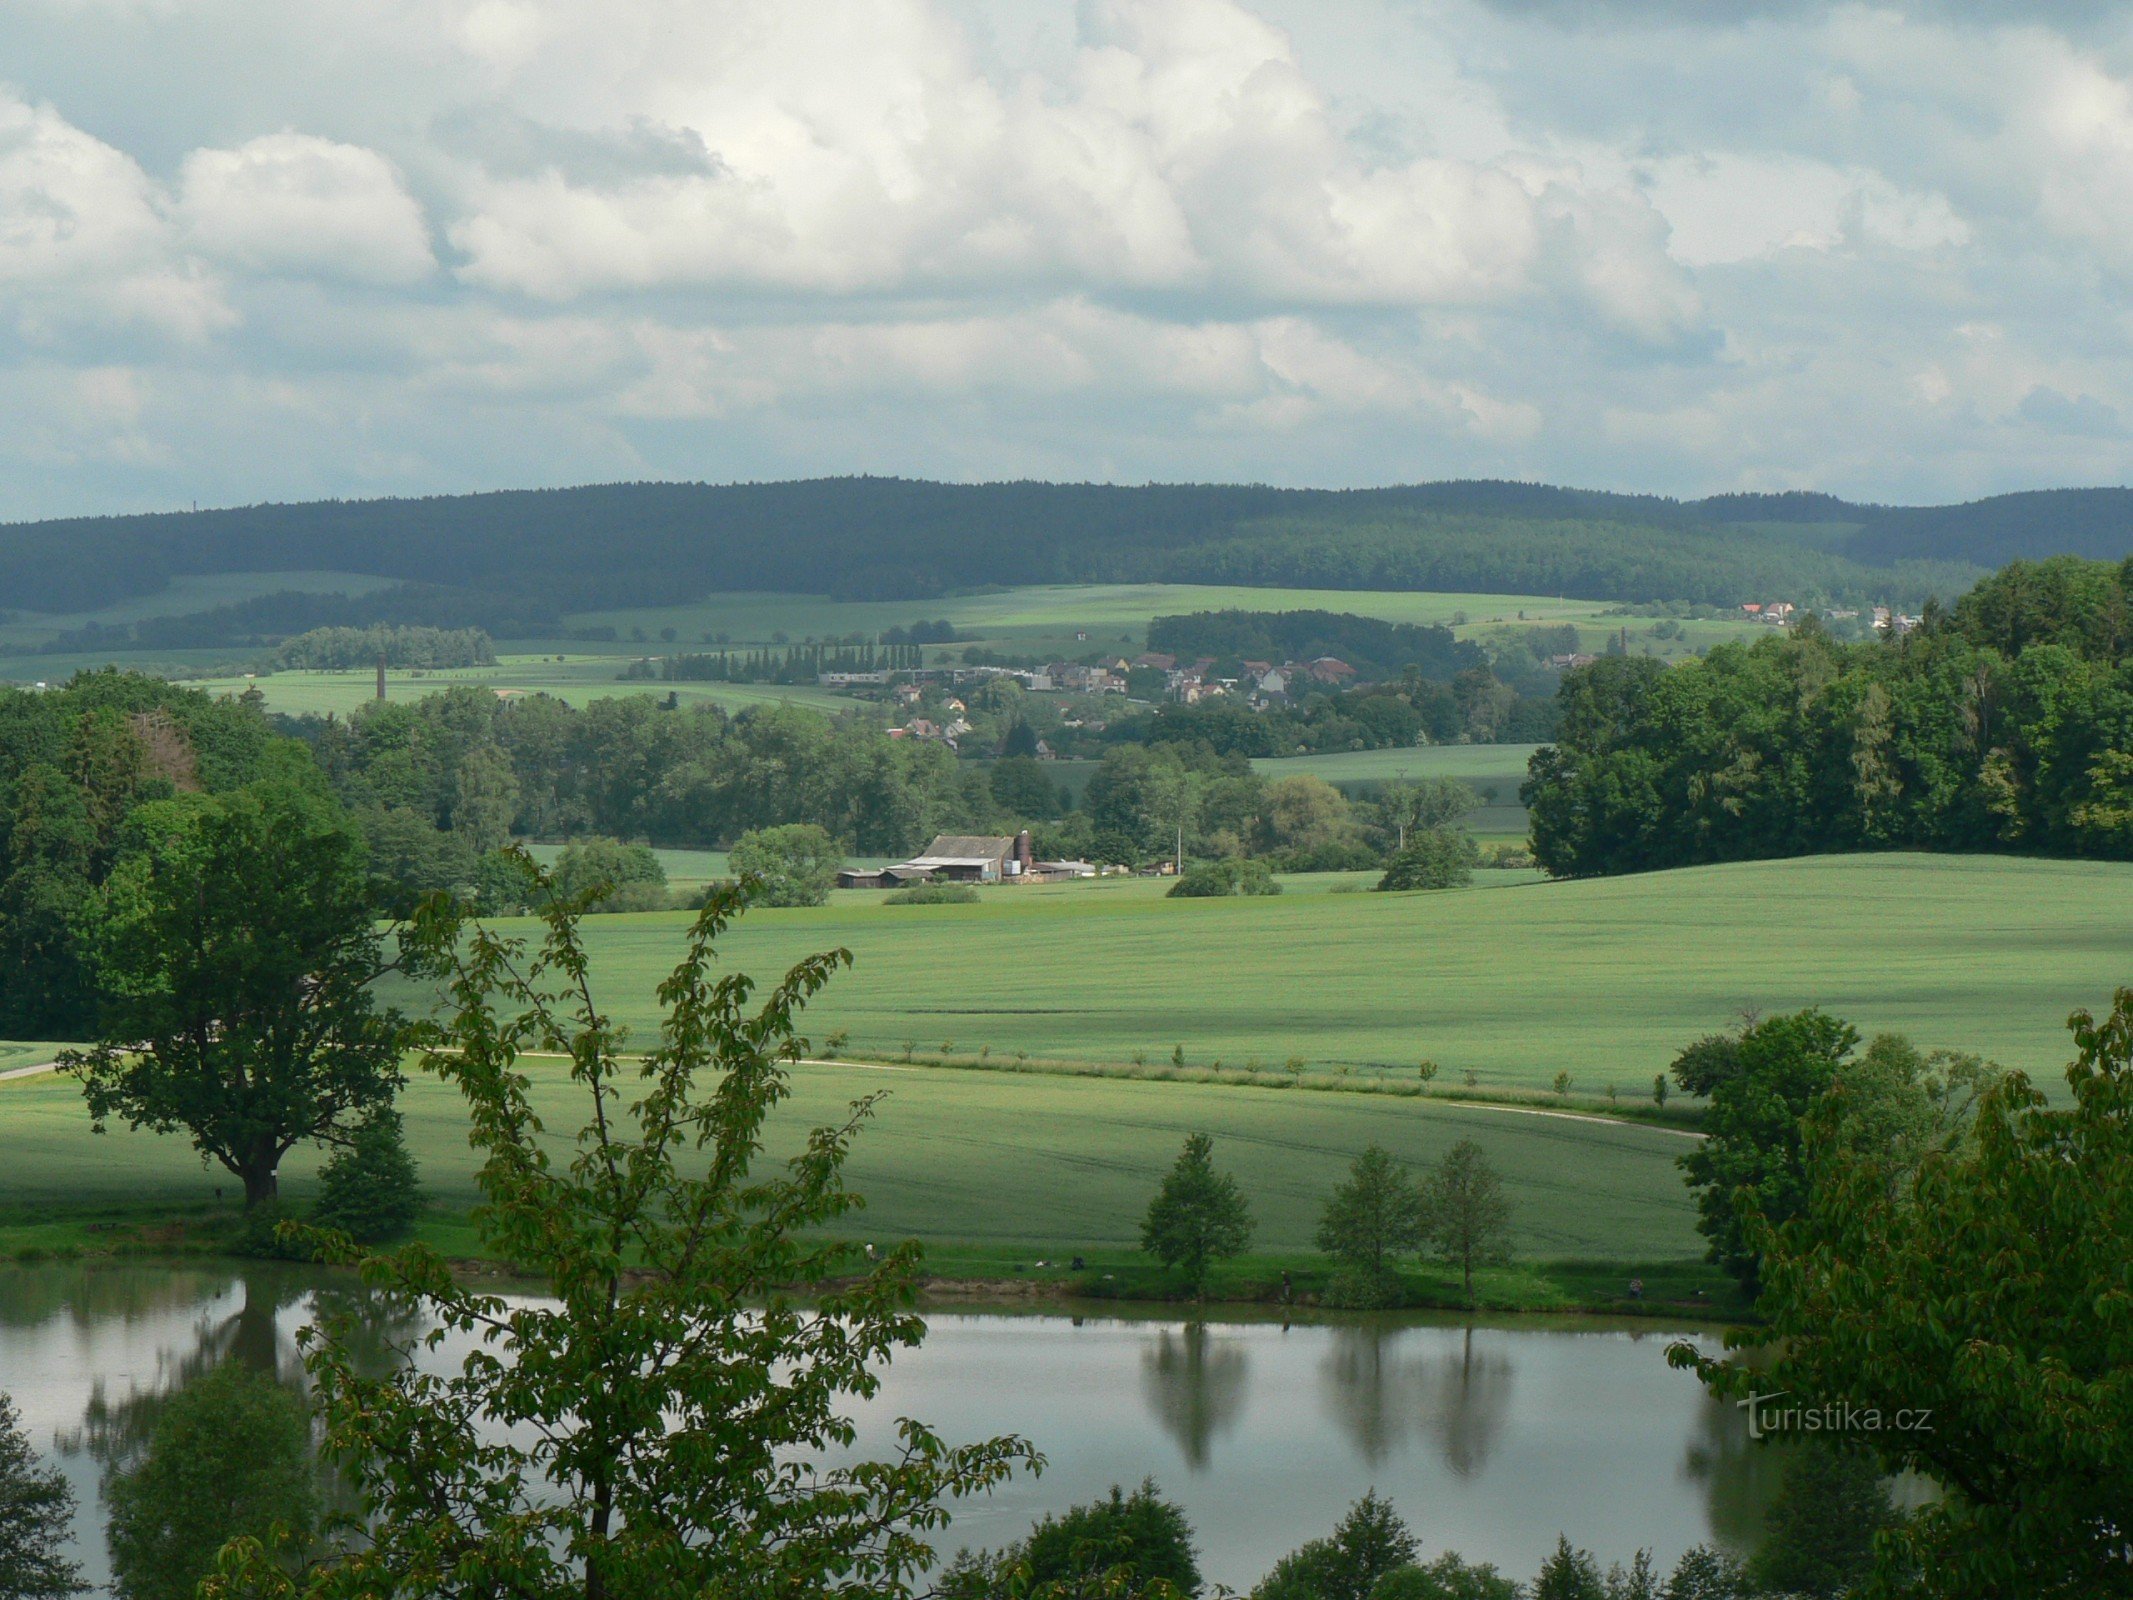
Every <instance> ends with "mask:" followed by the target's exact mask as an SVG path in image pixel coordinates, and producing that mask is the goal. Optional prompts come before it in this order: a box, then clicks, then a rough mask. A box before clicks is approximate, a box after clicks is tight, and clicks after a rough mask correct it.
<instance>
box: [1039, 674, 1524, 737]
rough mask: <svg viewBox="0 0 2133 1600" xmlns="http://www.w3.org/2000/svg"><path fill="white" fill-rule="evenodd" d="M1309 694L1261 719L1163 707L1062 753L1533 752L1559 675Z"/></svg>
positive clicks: (1234, 710)
mask: <svg viewBox="0 0 2133 1600" xmlns="http://www.w3.org/2000/svg"><path fill="white" fill-rule="evenodd" d="M1310 688H1311V685H1310V684H1309V682H1308V681H1306V682H1305V683H1303V684H1300V685H1298V686H1296V689H1295V690H1294V691H1293V692H1294V693H1295V695H1296V699H1295V703H1293V704H1290V705H1279V706H1271V707H1267V708H1265V709H1263V710H1254V709H1253V708H1252V707H1250V706H1248V705H1245V704H1243V703H1242V702H1240V701H1238V700H1237V699H1236V698H1235V697H1233V696H1223V697H1220V698H1217V699H1213V700H1202V701H1199V702H1198V703H1196V704H1194V705H1189V706H1188V705H1162V706H1157V707H1155V708H1154V709H1153V710H1150V711H1147V712H1144V713H1141V714H1138V715H1135V716H1127V717H1116V718H1113V719H1112V720H1111V721H1110V723H1109V724H1108V725H1107V726H1106V727H1105V729H1104V731H1103V732H1102V733H1101V734H1100V735H1093V736H1088V737H1085V738H1083V739H1080V740H1074V739H1068V740H1065V741H1062V748H1063V749H1064V750H1066V751H1068V752H1069V753H1072V754H1076V755H1080V754H1093V753H1095V752H1097V751H1100V750H1101V749H1102V747H1103V746H1104V745H1106V744H1120V743H1128V742H1130V743H1135V744H1179V743H1204V744H1207V745H1209V746H1211V747H1212V748H1214V749H1215V750H1216V751H1218V752H1220V753H1221V754H1223V755H1239V756H1252V757H1265V756H1297V755H1330V754H1336V753H1338V752H1341V751H1344V750H1404V749H1408V748H1410V747H1412V746H1415V745H1423V744H1457V743H1461V742H1466V743H1471V744H1533V743H1537V742H1539V741H1540V740H1542V739H1548V738H1552V737H1554V735H1555V728H1556V721H1555V710H1554V705H1555V679H1554V675H1553V674H1544V673H1538V672H1535V673H1528V674H1523V675H1520V676H1518V677H1517V679H1516V681H1515V682H1506V681H1505V678H1504V677H1503V676H1502V675H1500V672H1499V671H1498V670H1492V669H1491V668H1490V667H1488V666H1469V667H1462V668H1461V669H1460V670H1459V671H1458V672H1456V673H1454V674H1453V675H1452V676H1451V677H1450V678H1448V679H1433V678H1426V677H1422V676H1420V675H1418V674H1414V673H1409V674H1407V675H1405V676H1402V677H1399V678H1395V679H1393V680H1392V681H1390V682H1387V683H1373V684H1367V685H1365V686H1363V687H1361V688H1355V689H1342V690H1335V691H1328V692H1326V693H1322V694H1321V693H1310V692H1308V691H1309V690H1310ZM1048 737H1049V736H1048Z"/></svg>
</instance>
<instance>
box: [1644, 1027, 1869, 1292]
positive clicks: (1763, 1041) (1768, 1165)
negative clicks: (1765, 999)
mask: <svg viewBox="0 0 2133 1600" xmlns="http://www.w3.org/2000/svg"><path fill="white" fill-rule="evenodd" d="M1858 1042H1859V1035H1858V1033H1857V1032H1856V1031H1854V1030H1853V1029H1852V1027H1851V1026H1850V1025H1849V1024H1848V1023H1844V1022H1840V1021H1838V1020H1837V1019H1836V1018H1834V1017H1831V1016H1827V1015H1825V1014H1823V1013H1822V1012H1820V1011H1815V1010H1808V1011H1800V1012H1795V1013H1792V1014H1790V1015H1787V1016H1780V1017H1767V1018H1764V1019H1763V1020H1761V1021H1759V1022H1755V1023H1752V1024H1750V1025H1749V1026H1747V1027H1745V1028H1743V1029H1742V1030H1741V1033H1740V1035H1739V1037H1738V1038H1736V1039H1732V1040H1724V1039H1720V1040H1718V1041H1716V1042H1714V1041H1712V1040H1708V1039H1706V1040H1701V1041H1699V1042H1698V1043H1697V1044H1695V1045H1692V1046H1690V1047H1689V1049H1688V1050H1686V1051H1684V1052H1683V1053H1682V1055H1681V1056H1680V1057H1679V1058H1678V1059H1677V1060H1676V1061H1675V1063H1674V1077H1675V1081H1676V1082H1678V1083H1680V1084H1681V1086H1682V1087H1683V1088H1685V1089H1690V1090H1691V1092H1701V1093H1706V1094H1708V1095H1709V1096H1710V1097H1711V1105H1710V1109H1709V1111H1708V1112H1707V1113H1706V1115H1705V1118H1704V1138H1703V1141H1702V1143H1701V1144H1699V1145H1698V1146H1697V1148H1696V1149H1694V1150H1692V1151H1690V1152H1689V1154H1687V1155H1685V1156H1683V1157H1682V1158H1681V1170H1682V1171H1683V1172H1684V1173H1685V1174H1687V1178H1688V1183H1689V1186H1690V1187H1691V1188H1692V1189H1694V1190H1696V1191H1697V1194H1696V1212H1697V1221H1696V1229H1697V1231H1698V1232H1699V1233H1701V1234H1702V1235H1703V1236H1704V1237H1705V1238H1706V1239H1708V1240H1709V1241H1710V1247H1709V1252H1708V1254H1709V1259H1710V1260H1712V1261H1713V1262H1715V1263H1717V1264H1718V1265H1719V1266H1721V1267H1723V1268H1724V1269H1725V1270H1726V1271H1727V1272H1728V1273H1730V1274H1731V1275H1732V1276H1733V1277H1734V1278H1736V1279H1737V1280H1738V1281H1739V1282H1740V1285H1741V1287H1742V1288H1743V1289H1745V1290H1747V1291H1748V1292H1749V1293H1751V1294H1752V1293H1754V1291H1755V1288H1756V1283H1757V1279H1758V1276H1759V1271H1760V1251H1759V1247H1758V1245H1757V1243H1756V1239H1757V1237H1758V1226H1757V1224H1756V1223H1754V1222H1752V1221H1751V1219H1760V1222H1761V1224H1763V1225H1776V1224H1780V1223H1784V1222H1788V1221H1790V1220H1791V1219H1792V1218H1794V1217H1796V1216H1798V1215H1799V1214H1800V1213H1801V1212H1802V1211H1803V1210H1804V1209H1805V1208H1806V1204H1807V1170H1806V1164H1805V1161H1804V1158H1803V1155H1802V1141H1801V1134H1800V1122H1801V1119H1802V1118H1803V1117H1804V1116H1805V1115H1806V1114H1807V1108H1808V1107H1809V1106H1810V1105H1811V1104H1813V1102H1814V1100H1815V1097H1816V1096H1817V1095H1819V1094H1821V1093H1822V1091H1823V1090H1825V1089H1827V1088H1828V1087H1829V1086H1830V1085H1831V1084H1832V1083H1833V1082H1835V1081H1836V1078H1837V1074H1838V1073H1839V1071H1840V1070H1842V1068H1843V1066H1844V1064H1845V1063H1846V1062H1847V1061H1848V1060H1849V1059H1850V1058H1851V1054H1852V1050H1853V1048H1854V1047H1855V1046H1856V1045H1857V1044H1858ZM1728 1056H1729V1057H1730V1059H1729V1060H1725V1064H1723V1065H1719V1064H1717V1063H1719V1062H1720V1061H1721V1060H1722V1059H1723V1058H1726V1057H1728ZM1699 1084H1701V1085H1704V1086H1705V1087H1703V1088H1702V1089H1701V1090H1698V1089H1697V1088H1696V1086H1697V1085H1699Z"/></svg>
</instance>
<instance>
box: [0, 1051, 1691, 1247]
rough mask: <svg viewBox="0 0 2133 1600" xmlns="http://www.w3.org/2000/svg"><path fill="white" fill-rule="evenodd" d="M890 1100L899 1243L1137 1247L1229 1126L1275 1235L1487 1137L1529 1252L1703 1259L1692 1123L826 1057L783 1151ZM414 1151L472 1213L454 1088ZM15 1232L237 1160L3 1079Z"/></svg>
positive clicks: (1259, 1208)
mask: <svg viewBox="0 0 2133 1600" xmlns="http://www.w3.org/2000/svg"><path fill="white" fill-rule="evenodd" d="M528 1068H529V1070H530V1072H531V1074H532V1075H533V1077H534V1079H535V1081H536V1085H537V1088H536V1100H537V1105H538V1109H539V1111H540V1113H541V1115H542V1117H543V1119H544V1120H545V1121H546V1122H547V1124H548V1126H549V1127H550V1128H552V1129H558V1130H562V1129H574V1128H576V1127H577V1126H579V1125H580V1124H581V1123H582V1122H584V1121H585V1120H586V1114H585V1111H586V1108H585V1105H584V1102H583V1097H582V1091H579V1090H577V1089H575V1088H574V1087H573V1086H572V1085H571V1084H570V1083H569V1081H568V1080H567V1078H566V1077H565V1076H564V1073H563V1069H562V1065H561V1063H560V1062H555V1061H533V1062H530V1063H528ZM872 1094H884V1095H885V1098H884V1100H883V1101H882V1103H881V1105H880V1106H879V1108H878V1111H877V1114H876V1116H875V1118H874V1121H873V1123H872V1125H871V1126H870V1127H869V1128H868V1129H867V1130H866V1131H865V1132H864V1133H863V1134H862V1135H861V1137H860V1139H859V1141H858V1143H857V1145H856V1147H855V1150H854V1154H853V1156H852V1160H851V1164H850V1166H849V1168H848V1169H847V1170H848V1174H849V1177H850V1181H851V1184H852V1187H853V1188H854V1189H855V1190H857V1191H858V1192H859V1193H860V1194H862V1195H864V1196H865V1197H866V1199H867V1202H868V1203H867V1209H866V1210H865V1211H864V1212H863V1213H861V1214H860V1215H859V1216H857V1217H855V1218H853V1219H851V1220H850V1221H849V1222H848V1223H847V1224H846V1226H845V1229H844V1231H846V1232H848V1233H850V1234H851V1235H853V1236H855V1237H861V1238H875V1239H880V1240H882V1241H884V1242H887V1241H890V1240H895V1239H902V1238H918V1239H922V1240H927V1241H929V1242H935V1243H956V1244H969V1245H978V1246H1009V1247H1016V1248H1026V1249H1028V1250H1030V1251H1031V1252H1032V1253H1033V1254H1034V1253H1043V1252H1045V1251H1050V1252H1053V1253H1056V1254H1071V1253H1074V1252H1076V1251H1079V1250H1101V1249H1111V1250H1116V1249H1122V1248H1123V1249H1130V1248H1132V1247H1133V1246H1135V1245H1137V1244H1138V1242H1139V1241H1138V1228H1139V1222H1140V1216H1141V1213H1142V1212H1143V1211H1144V1210H1145V1209H1146V1206H1147V1203H1148V1196H1149V1194H1150V1193H1151V1192H1152V1191H1153V1189H1154V1186H1155V1184H1156V1182H1157V1180H1158V1179H1159V1178H1160V1176H1161V1174H1162V1172H1163V1170H1164V1169H1165V1168H1166V1167H1167V1166H1168V1165H1169V1164H1170V1162H1171V1160H1172V1159H1173V1158H1174V1157H1175V1156H1176V1154H1177V1151H1178V1146H1179V1145H1180V1144H1181V1143H1182V1142H1183V1140H1184V1138H1185V1136H1186V1134H1188V1133H1191V1132H1195V1131H1205V1132H1208V1133H1211V1134H1212V1135H1213V1136H1214V1138H1215V1148H1216V1153H1217V1156H1218V1158H1219V1159H1220V1161H1221V1162H1222V1164H1223V1165H1224V1166H1226V1167H1229V1168H1230V1169H1232V1170H1234V1171H1236V1172H1237V1173H1238V1174H1239V1175H1240V1180H1241V1181H1242V1183H1243V1185H1244V1188H1245V1192H1246V1195H1247V1197H1248V1199H1249V1201H1250V1203H1251V1205H1252V1208H1253V1211H1254V1213H1255V1215H1256V1216H1257V1218H1258V1220H1259V1231H1258V1234H1257V1237H1256V1238H1255V1240H1254V1244H1255V1247H1256V1248H1258V1249H1261V1250H1266V1251H1277V1252H1279V1251H1288V1252H1297V1251H1305V1250H1308V1249H1310V1248H1311V1232H1312V1229H1313V1227H1314V1226H1315V1223H1316V1218H1317V1213H1318V1209H1319V1207H1320V1206H1321V1205H1322V1204H1323V1203H1324V1199H1325V1196H1326V1194H1327V1192H1328V1191H1329V1190H1330V1189H1331V1188H1332V1186H1333V1185H1334V1183H1336V1182H1337V1181H1338V1180H1339V1177H1340V1175H1341V1173H1342V1171H1343V1169H1344V1168H1345V1167H1346V1166H1347V1164H1348V1162H1349V1161H1351V1160H1352V1159H1353V1158H1354V1157H1355V1155H1356V1154H1357V1152H1359V1151H1360V1150H1361V1149H1362V1148H1363V1146H1365V1145H1366V1144H1369V1143H1370V1142H1371V1141H1373V1140H1375V1141H1377V1142H1378V1143H1380V1144H1383V1145H1385V1146H1387V1147H1388V1148H1390V1149H1392V1150H1393V1151H1395V1152H1396V1153H1398V1154H1399V1155H1401V1156H1403V1157H1406V1158H1408V1159H1410V1160H1413V1161H1416V1162H1422V1161H1428V1160H1433V1159H1435V1157H1437V1156H1438V1155H1440V1154H1442V1152H1443V1151H1444V1149H1445V1148H1446V1147H1447V1146H1448V1145H1450V1144H1451V1143H1452V1142H1453V1141H1454V1140H1456V1139H1460V1138H1471V1139H1473V1140H1475V1141H1476V1142H1477V1143H1479V1144H1480V1145H1481V1146H1482V1147H1483V1148H1484V1149H1485V1150H1486V1151H1487V1152H1488V1154H1489V1156H1490V1158H1491V1159H1492V1160H1493V1161H1494V1162H1495V1163H1496V1164H1497V1166H1498V1168H1499V1169H1500V1170H1501V1171H1502V1173H1503V1174H1504V1179H1505V1183H1506V1186H1507V1188H1508V1189H1509V1191H1510V1193H1511V1195H1512V1196H1513V1199H1514V1201H1515V1202H1516V1204H1517V1207H1518V1211H1517V1215H1516V1219H1515V1220H1516V1224H1517V1229H1518V1245H1519V1249H1520V1251H1521V1253H1522V1254H1525V1255H1528V1256H1533V1257H1539V1258H1549V1259H1561V1258H1575V1257H1583V1258H1590V1257H1606V1258H1612V1259H1649V1260H1667V1259H1677V1258H1683V1257H1688V1256H1691V1255H1694V1254H1696V1253H1697V1250H1698V1241H1697V1240H1696V1237H1695V1234H1694V1231H1693V1226H1692V1215H1693V1214H1692V1211H1691V1208H1690V1205H1689V1201H1688V1197H1687V1195H1686V1193H1685V1191H1684V1190H1683V1188H1682V1185H1681V1178H1680V1174H1679V1173H1678V1171H1677V1170H1676V1169H1675V1167H1674V1164H1673V1163H1674V1158H1675V1157H1676V1156H1678V1155H1679V1154H1680V1153H1681V1152H1682V1150H1684V1149H1686V1148H1687V1147H1688V1140H1687V1138H1686V1137H1685V1136H1683V1135H1681V1134H1679V1133H1670V1132H1666V1131H1663V1130H1659V1129H1651V1128H1643V1127H1637V1126H1633V1125H1627V1124H1604V1123H1595V1122H1587V1121H1578V1120H1574V1119H1570V1118H1564V1117H1543V1116H1530V1115H1524V1114H1521V1113H1516V1112H1507V1111H1490V1110H1479V1109H1471V1108H1465V1107H1460V1106H1452V1105H1443V1104H1437V1103H1432V1102H1426V1101H1415V1100H1387V1099H1379V1098H1378V1097H1375V1096H1363V1095H1347V1094H1312V1093H1307V1092H1303V1091H1297V1090H1278V1089H1237V1088H1224V1087H1214V1086H1206V1085H1195V1084H1171V1083H1139V1082H1121V1081H1116V1080H1106V1079H1096V1078H1061V1077H1044V1076H1024V1075H1016V1074H1008V1073H994V1072H967V1071H956V1070H940V1069H928V1068H910V1069H903V1068H893V1069H870V1068H863V1067H849V1066H817V1065H809V1066H804V1067H801V1068H800V1069H798V1073H797V1081H796V1092H795V1094H794V1096H793V1098H792V1099H791V1100H790V1101H789V1102H788V1103H787V1105H786V1106H785V1107H784V1108H782V1110H781V1112H780V1114H779V1117H778V1120H777V1126H776V1132H775V1136H774V1139H773V1147H774V1150H775V1151H777V1152H778V1153H781V1154H782V1153H787V1152H789V1151H790V1150H792V1149H794V1148H796V1147H797V1142H798V1138H799V1135H800V1133H801V1132H802V1130H804V1129H806V1128H809V1127H814V1126H817V1125H820V1124H823V1123H828V1122H833V1121H841V1120H843V1117H844V1115H845V1112H846V1107H847V1106H848V1105H849V1104H850V1103H851V1102H852V1101H854V1100H856V1099H858V1098H860V1097H861V1096H864V1095H872ZM402 1105H403V1110H404V1113H405V1116H406V1125H407V1135H408V1142H409V1145H410V1148H411V1149H412V1150H413V1152H414V1154H415V1158H416V1160H417V1161H418V1162H420V1164H421V1167H422V1175H423V1181H424V1184H425V1185H426V1187H427V1188H428V1190H429V1192H430V1194H431V1196H432V1198H433V1199H434V1200H435V1201H437V1202H438V1203H439V1204H440V1205H441V1206H442V1207H443V1209H444V1210H446V1211H447V1212H448V1213H461V1212H464V1211H465V1210H466V1209H467V1208H468V1207H470V1206H471V1205H473V1203H474V1201H475V1198H476V1195H475V1190H474V1187H473V1178H472V1174H473V1166H474V1157H473V1155H472V1154H471V1153H470V1152H469V1150H468V1148H467V1144H466V1138H465V1121H464V1113H463V1110H462V1105H461V1102H460V1100H459V1097H458V1096H457V1094H456V1093H455V1092H453V1091H452V1090H451V1089H449V1088H448V1087H446V1086H445V1085H443V1084H441V1083H439V1082H438V1081H436V1080H435V1079H434V1078H431V1077H429V1076H427V1075H417V1076H416V1077H415V1079H414V1080H413V1081H412V1082H411V1083H410V1085H409V1087H408V1090H407V1092H406V1095H405V1098H404V1100H403V1102H402ZM0 1126H4V1127H5V1128H6V1130H7V1147H8V1161H7V1163H6V1165H5V1168H4V1169H0V1224H15V1225H18V1226H19V1225H20V1224H21V1223H22V1222H24V1221H28V1220H33V1219H34V1218H35V1217H36V1216H37V1215H38V1214H39V1213H40V1212H42V1211H44V1210H46V1209H48V1208H52V1209H61V1210H70V1211H74V1212H77V1213H78V1212H83V1211H94V1210H96V1209H98V1208H100V1207H117V1208H125V1209H127V1210H129V1211H147V1210H150V1209H155V1208H160V1209H163V1210H165V1211H171V1210H178V1209H182V1208H186V1207H192V1206H197V1205H201V1204H205V1203H211V1202H212V1200H213V1197H214V1194H215V1190H216V1188H217V1187H218V1186H219V1187H220V1188H221V1189H222V1191H223V1194H224V1197H225V1199H228V1198H230V1197H232V1196H233V1195H234V1193H235V1191H234V1189H233V1188H232V1186H231V1180H230V1179H229V1178H228V1177H227V1175H226V1174H223V1173H222V1172H221V1170H220V1169H219V1168H218V1169H215V1170H213V1171H204V1170H203V1169H202V1167H201V1165H200V1162H199V1160H198V1158H197V1157H196V1156H194V1155H192V1154H191V1152H190V1150H189V1149H188V1147H187V1145H186V1143H185V1141H184V1139H183V1138H182V1137H176V1136H160V1135H154V1134H137V1133H133V1132H130V1131H128V1130H126V1129H124V1128H123V1127H119V1128H114V1129H113V1130H112V1132H110V1133H108V1134H106V1135H103V1136H102V1137H100V1138H99V1137H98V1136H97V1135H95V1134H93V1133H91V1132H90V1130H89V1124H88V1117H87V1114H86V1113H85V1112H84V1111H83V1109H82V1105H81V1095H80V1090H79V1088H78V1087H77V1086H76V1085H75V1084H74V1082H73V1081H72V1080H70V1079H62V1078H55V1077H51V1076H45V1077H41V1078H31V1079H22V1080H14V1081H0ZM316 1167H317V1158H316V1156H315V1154H313V1153H310V1152H304V1153H301V1154H295V1155H292V1156H291V1157H290V1159H289V1161H288V1162H287V1163H286V1164H285V1166H284V1168H283V1180H284V1183H285V1185H286V1187H287V1189H288V1192H289V1194H290V1197H291V1199H292V1200H295V1201H298V1202H301V1201H302V1200H303V1199H305V1198H306V1197H307V1196H308V1195H309V1193H310V1192H311V1191H312V1188H313V1185H314V1174H315V1172H316Z"/></svg>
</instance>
